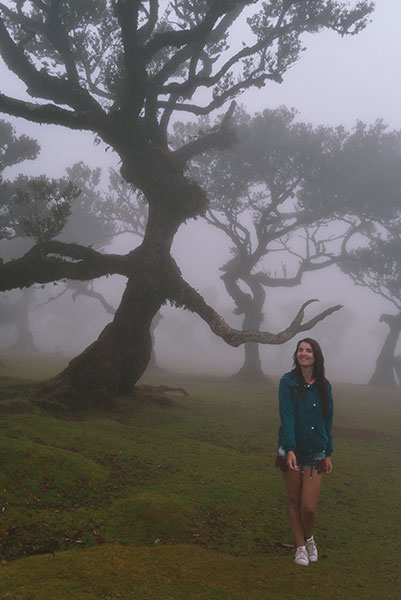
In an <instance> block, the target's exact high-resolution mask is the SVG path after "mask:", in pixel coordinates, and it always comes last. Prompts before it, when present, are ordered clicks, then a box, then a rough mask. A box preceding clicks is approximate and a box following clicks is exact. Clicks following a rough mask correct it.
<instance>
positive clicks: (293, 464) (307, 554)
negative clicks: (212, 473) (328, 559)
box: [276, 338, 333, 566]
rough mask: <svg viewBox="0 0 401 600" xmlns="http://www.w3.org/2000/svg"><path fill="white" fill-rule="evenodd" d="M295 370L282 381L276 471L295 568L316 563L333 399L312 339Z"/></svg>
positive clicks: (301, 349)
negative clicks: (283, 495) (282, 487)
mask: <svg viewBox="0 0 401 600" xmlns="http://www.w3.org/2000/svg"><path fill="white" fill-rule="evenodd" d="M293 359H294V369H293V370H292V371H291V372H290V373H286V374H285V375H283V377H282V378H281V380H280V387H279V406H280V419H281V426H280V429H279V434H278V443H279V447H278V451H277V457H276V466H278V467H280V469H281V470H282V472H283V476H284V481H285V485H286V488H287V492H288V499H289V517H290V524H291V529H292V532H293V534H294V538H295V545H296V548H297V549H296V553H295V559H294V560H295V562H296V564H298V565H304V566H307V565H308V564H309V563H310V562H316V561H317V559H318V551H317V547H316V543H315V541H314V539H313V527H314V524H315V517H316V508H317V502H318V498H319V492H320V485H321V483H322V477H323V473H327V474H329V473H331V471H332V469H333V467H332V463H331V458H330V456H331V454H332V452H333V441H332V437H331V428H332V423H333V397H332V394H331V386H330V384H329V382H328V381H327V379H326V378H325V375H324V358H323V354H322V350H321V348H320V346H319V344H318V343H317V342H316V341H315V340H312V339H311V338H305V339H303V340H301V341H300V342H298V344H297V348H296V350H295V353H294V356H293Z"/></svg>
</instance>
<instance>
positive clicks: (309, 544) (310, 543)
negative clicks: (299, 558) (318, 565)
mask: <svg viewBox="0 0 401 600" xmlns="http://www.w3.org/2000/svg"><path fill="white" fill-rule="evenodd" d="M306 551H307V553H308V557H309V561H310V562H316V561H317V559H318V556H319V554H318V551H317V548H316V543H315V540H314V539H313V536H312V537H311V538H310V539H309V540H306Z"/></svg>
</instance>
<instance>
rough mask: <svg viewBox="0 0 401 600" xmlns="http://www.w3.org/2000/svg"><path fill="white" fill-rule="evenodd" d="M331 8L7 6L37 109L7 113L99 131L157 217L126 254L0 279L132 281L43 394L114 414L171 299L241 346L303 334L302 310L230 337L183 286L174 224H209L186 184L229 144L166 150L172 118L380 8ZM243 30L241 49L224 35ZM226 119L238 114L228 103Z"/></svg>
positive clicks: (48, 257)
mask: <svg viewBox="0 0 401 600" xmlns="http://www.w3.org/2000/svg"><path fill="white" fill-rule="evenodd" d="M351 5H352V6H350V5H345V4H344V3H342V2H336V1H333V2H330V3H327V2H325V1H323V0H296V1H294V0H272V1H271V2H258V1H251V0H248V1H243V0H242V1H239V0H215V1H213V2H210V1H209V0H204V1H202V0H196V1H193V0H172V1H171V2H158V1H157V0H144V1H139V0H115V1H107V0H87V1H85V2H82V1H81V0H69V1H63V0H28V1H26V2H20V1H17V0H9V1H7V2H0V52H1V55H2V57H3V60H4V62H5V64H6V65H7V67H8V68H9V69H10V70H11V71H13V72H14V73H15V74H16V75H17V77H19V78H20V79H21V80H22V81H23V82H24V83H25V84H26V86H27V91H28V93H29V94H30V95H31V96H32V97H33V98H35V99H36V101H35V102H30V101H27V100H26V99H25V98H23V99H20V98H13V97H10V96H8V95H5V94H0V111H3V112H5V113H8V114H10V115H14V116H18V117H22V118H24V119H28V120H31V121H35V122H37V123H48V124H57V125H61V126H64V127H69V128H72V129H75V130H85V131H90V132H94V133H95V134H96V135H97V136H98V137H99V138H100V139H101V140H103V142H104V143H105V144H107V145H108V146H110V147H111V148H113V149H114V150H115V152H116V153H117V154H118V155H119V157H120V159H121V173H122V175H123V177H124V178H125V179H126V181H127V182H130V183H132V184H134V185H135V186H136V187H137V188H139V189H140V190H141V191H142V193H143V194H144V196H145V198H146V201H147V203H148V206H149V214H148V220H147V226H146V232H145V236H144V239H143V242H142V243H141V245H140V246H138V247H137V248H135V249H134V250H133V251H132V252H130V253H129V254H127V255H126V256H117V255H105V254H102V253H100V252H97V251H95V250H93V249H90V248H86V247H81V246H78V245H72V244H65V243H61V242H56V241H50V242H46V243H44V244H41V245H37V246H35V247H33V248H32V250H31V251H30V252H29V253H28V254H27V255H26V256H25V257H23V258H22V259H19V260H16V261H12V262H9V263H7V264H5V265H3V266H2V268H1V271H0V277H1V285H0V289H1V290H8V289H11V288H14V287H23V286H28V285H31V284H32V283H33V282H35V281H36V282H43V283H46V282H48V281H53V280H55V279H60V278H71V279H81V280H87V279H92V278H94V277H99V276H100V275H105V274H109V273H119V274H121V275H124V276H126V277H127V286H126V289H125V292H124V295H123V298H122V301H121V304H120V306H119V308H118V310H117V312H116V314H115V317H114V320H113V322H112V323H110V324H109V325H108V326H107V327H106V328H105V329H104V330H103V332H102V333H101V334H100V336H99V338H98V340H96V341H95V342H94V343H93V344H92V345H91V346H89V347H88V348H87V349H86V350H85V351H84V352H83V353H82V354H81V355H80V356H78V357H76V358H75V359H74V360H72V361H71V363H70V365H69V366H68V368H67V369H66V370H64V371H63V372H62V373H60V374H59V375H58V376H57V377H56V378H55V379H54V380H53V381H52V382H50V383H49V389H51V390H52V392H53V394H54V395H55V396H56V397H57V396H59V397H60V398H65V399H67V400H68V401H69V402H70V403H71V404H74V403H75V404H82V403H86V404H88V405H90V404H96V405H98V406H102V405H107V404H108V403H110V401H111V399H112V397H113V395H114V394H116V393H126V392H129V391H130V390H131V388H132V386H133V385H134V384H135V382H136V381H137V380H138V378H139V377H140V376H141V375H142V373H143V371H144V370H145V368H146V365H147V363H148V361H149V357H150V352H151V338H150V334H149V328H150V323H151V321H152V318H153V316H154V315H155V314H156V312H157V311H158V309H159V308H160V306H161V305H162V304H163V303H165V302H166V301H170V302H172V303H174V304H176V305H177V306H181V307H184V308H186V309H189V310H191V311H194V312H196V313H197V314H198V315H199V316H200V317H201V318H202V319H204V320H205V321H206V322H207V323H208V324H209V326H210V327H211V329H212V331H213V332H214V333H215V334H216V335H219V336H220V337H222V338H223V339H224V340H225V341H226V342H227V343H229V344H232V345H234V346H237V345H240V344H242V343H245V342H247V341H250V340H252V341H257V342H261V343H273V344H275V343H282V342H284V341H286V340H288V339H290V338H291V337H292V336H294V335H295V334H296V333H297V332H299V331H303V330H305V329H309V328H311V327H312V326H313V325H314V324H315V323H316V322H318V321H319V320H321V319H322V318H324V317H325V316H326V315H327V314H330V312H333V310H336V308H338V307H333V308H331V309H329V310H327V311H324V312H322V313H321V314H319V315H318V316H316V317H314V318H313V319H311V320H310V321H307V322H306V323H305V322H304V321H303V318H304V309H305V306H306V304H308V303H305V304H304V306H303V307H302V308H301V309H300V311H299V313H298V314H297V315H296V317H295V318H294V320H293V321H292V323H291V324H290V325H289V326H288V327H287V328H286V329H285V330H284V331H282V332H281V333H277V334H273V333H269V332H264V333H262V332H253V331H248V332H241V331H236V330H233V329H231V328H230V327H229V326H228V325H227V324H226V323H225V322H224V321H223V319H222V318H221V317H220V316H219V315H218V314H217V313H216V312H215V311H214V310H213V308H211V307H210V306H208V305H207V304H206V302H205V301H204V299H203V298H202V297H201V296H200V294H199V293H198V292H197V291H196V290H194V289H193V288H192V287H191V286H190V285H188V283H186V282H185V281H184V280H183V278H182V277H181V274H180V271H179V268H178V266H177V265H176V264H175V263H174V261H173V260H172V258H171V255H170V248H171V244H172V241H173V238H174V235H175V233H176V231H177V229H178V227H179V226H180V225H181V224H182V223H184V222H185V221H186V220H187V219H190V218H196V217H198V216H199V215H202V214H204V212H205V210H206V208H207V198H206V194H205V192H204V191H203V190H202V188H201V187H200V186H199V184H197V183H195V182H194V181H191V180H190V179H189V178H188V177H186V176H185V175H184V167H185V165H186V163H187V162H188V161H190V160H191V158H192V157H193V156H195V155H196V154H198V153H200V152H202V151H204V150H205V149H207V148H210V147H213V146H219V147H225V146H226V145H228V144H230V143H232V142H233V133H232V131H231V129H230V123H229V117H230V113H231V111H230V110H228V111H227V112H226V118H224V119H222V123H221V127H220V128H219V129H218V130H213V131H209V132H206V133H204V134H200V135H199V137H197V138H196V139H194V140H192V141H191V142H190V143H188V144H186V145H183V146H182V147H181V148H178V149H175V150H174V151H173V150H171V148H170V146H169V139H168V132H169V123H170V121H171V118H172V117H173V115H174V114H177V113H179V114H180V115H183V114H192V115H207V114H209V113H211V112H213V111H215V110H217V109H219V108H222V107H224V105H225V104H226V103H227V102H228V101H230V100H232V99H233V98H234V97H236V96H237V95H238V94H240V93H241V92H243V91H245V90H247V89H250V88H252V87H262V86H264V85H265V84H266V83H267V82H268V81H269V80H274V81H280V80H281V78H282V76H283V74H284V72H285V71H286V69H287V68H288V67H289V66H290V65H292V64H293V63H294V62H295V61H296V60H297V59H298V57H299V54H300V52H301V49H302V43H301V36H302V34H303V33H305V32H317V31H319V30H321V29H323V28H329V29H332V30H334V31H337V32H338V33H340V34H346V33H357V32H358V31H359V30H360V29H361V28H363V27H364V26H365V24H366V21H367V18H368V15H369V14H370V13H371V11H372V3H371V2H368V1H364V0H362V1H359V2H354V3H351ZM239 19H242V31H243V33H244V35H243V39H242V40H240V41H239V43H238V44H236V43H235V41H234V40H233V37H232V36H231V37H230V31H231V28H232V26H233V24H234V23H235V22H236V21H238V20H239ZM231 108H232V105H231Z"/></svg>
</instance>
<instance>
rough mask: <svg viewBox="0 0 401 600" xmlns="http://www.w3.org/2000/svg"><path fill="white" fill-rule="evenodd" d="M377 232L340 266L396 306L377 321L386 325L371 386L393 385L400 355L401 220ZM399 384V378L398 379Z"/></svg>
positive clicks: (356, 282) (352, 277) (394, 384)
mask: <svg viewBox="0 0 401 600" xmlns="http://www.w3.org/2000/svg"><path fill="white" fill-rule="evenodd" d="M386 233H387V236H386V238H385V239H383V232H380V235H379V234H378V232H377V231H373V232H372V236H371V241H370V245H369V248H365V249H363V250H359V251H355V252H354V253H353V256H352V257H351V258H350V259H349V260H348V261H346V262H345V263H344V264H343V265H342V268H343V271H344V272H345V273H347V274H348V275H349V276H350V277H351V279H352V281H353V282H354V283H355V284H356V285H361V286H364V287H367V288H369V289H370V290H372V291H373V292H374V293H375V294H378V295H379V296H381V297H382V298H384V299H385V300H388V301H389V302H390V303H391V304H392V305H393V306H394V308H395V309H396V311H397V312H396V314H394V313H383V314H382V315H381V316H380V318H379V321H380V322H381V323H385V324H386V325H387V326H388V327H389V332H388V335H387V337H386V339H385V342H384V344H383V347H382V349H381V351H380V353H379V356H378V358H377V361H376V367H375V371H374V373H373V375H372V377H371V378H370V381H369V383H370V385H374V386H378V387H380V386H386V387H395V386H396V385H397V384H396V381H395V379H394V369H396V372H397V374H398V377H399V372H400V371H399V357H396V356H395V353H396V348H397V344H398V340H399V337H400V333H401V239H400V238H401V220H398V222H393V223H392V227H391V228H389V231H387V232H386ZM398 384H399V385H401V380H399V381H398Z"/></svg>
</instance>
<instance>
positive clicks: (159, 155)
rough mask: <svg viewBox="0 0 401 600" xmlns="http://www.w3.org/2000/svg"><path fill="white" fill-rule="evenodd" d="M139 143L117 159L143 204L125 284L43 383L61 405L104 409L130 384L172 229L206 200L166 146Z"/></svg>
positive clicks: (168, 274)
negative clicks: (101, 325) (144, 216)
mask: <svg viewBox="0 0 401 600" xmlns="http://www.w3.org/2000/svg"><path fill="white" fill-rule="evenodd" d="M138 135H139V134H138ZM141 148H142V153H141V152H140V151H139V150H138V149H137V150H136V153H134V154H133V155H132V156H131V158H128V159H127V160H126V161H125V163H124V168H123V169H122V172H123V174H124V177H125V178H126V180H127V181H130V182H133V183H135V184H136V185H139V184H140V187H141V189H142V190H143V191H144V192H145V194H146V197H147V200H148V203H149V214H148V221H147V226H146V232H145V235H144V239H143V242H142V244H141V245H140V246H139V247H138V248H136V249H135V251H134V252H133V253H132V256H131V260H130V264H129V267H128V270H129V273H130V275H129V277H128V283H127V287H126V289H125V292H124V294H123V298H122V300H121V304H120V306H119V307H118V309H117V311H116V313H115V316H114V319H113V321H112V322H111V323H109V325H107V326H106V327H105V329H104V330H103V331H102V333H101V334H100V336H99V338H98V339H97V340H96V341H95V342H94V343H93V344H91V345H90V346H89V347H88V348H87V349H86V350H84V352H82V353H81V354H80V355H79V356H77V357H76V358H74V359H73V360H72V361H71V362H70V364H69V365H68V367H67V368H66V369H65V370H64V371H63V372H62V373H60V374H59V375H57V376H56V377H55V378H54V379H52V380H50V381H49V382H47V384H46V385H45V386H44V390H45V391H46V390H47V391H48V392H49V393H51V396H52V398H53V399H54V400H56V401H57V400H59V401H60V402H61V403H63V404H66V403H67V404H68V405H70V406H76V407H78V406H82V407H84V406H85V407H86V406H96V407H101V408H107V407H110V406H112V404H113V398H114V397H115V396H116V395H118V394H129V393H130V392H131V391H132V389H133V387H134V385H135V383H136V382H137V381H138V379H139V378H140V377H141V376H142V374H143V373H144V371H145V369H146V367H147V366H148V363H149V360H150V357H151V351H152V339H151V332H150V328H151V323H152V319H153V318H154V316H155V315H156V313H157V311H158V310H159V309H160V307H161V306H162V304H163V303H164V302H165V301H166V298H168V297H169V291H170V289H171V286H174V282H175V278H176V276H177V271H176V269H177V267H176V266H175V263H174V262H173V261H172V260H171V255H170V251H171V244H172V242H173V239H174V235H175V233H176V232H177V229H178V227H179V226H180V225H181V223H183V222H184V221H185V220H186V219H187V218H190V217H195V216H198V215H199V214H201V213H202V211H203V210H204V208H205V206H206V198H205V194H204V192H203V191H202V190H201V188H200V187H199V186H198V185H197V184H195V183H193V182H192V181H190V180H188V179H186V178H185V177H184V176H183V173H182V169H181V167H180V166H179V165H177V164H176V163H175V159H174V158H173V157H172V155H171V153H168V152H166V151H162V150H160V149H158V148H157V147H150V148H148V152H145V149H146V148H147V146H146V145H145V144H143V145H142V147H141ZM128 151H129V150H128V149H127V150H126V152H127V153H128ZM122 155H123V152H122Z"/></svg>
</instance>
